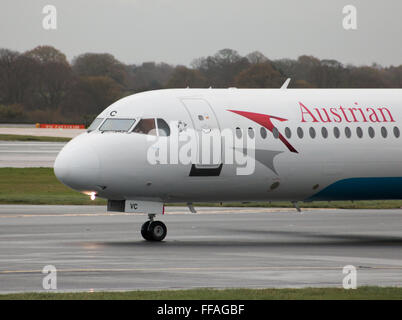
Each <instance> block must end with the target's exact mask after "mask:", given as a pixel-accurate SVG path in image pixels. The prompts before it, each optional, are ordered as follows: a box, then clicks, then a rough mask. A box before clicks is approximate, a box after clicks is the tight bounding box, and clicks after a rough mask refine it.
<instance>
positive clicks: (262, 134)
mask: <svg viewBox="0 0 402 320" xmlns="http://www.w3.org/2000/svg"><path fill="white" fill-rule="evenodd" d="M260 134H261V138H263V139H266V137H267V129H265V128H264V127H261V129H260Z"/></svg>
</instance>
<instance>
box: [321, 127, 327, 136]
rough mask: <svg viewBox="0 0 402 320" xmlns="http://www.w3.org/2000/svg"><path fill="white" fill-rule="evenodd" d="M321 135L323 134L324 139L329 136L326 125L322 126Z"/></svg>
mask: <svg viewBox="0 0 402 320" xmlns="http://www.w3.org/2000/svg"><path fill="white" fill-rule="evenodd" d="M321 135H322V136H323V138H324V139H326V138H327V137H328V130H327V128H325V127H322V128H321Z"/></svg>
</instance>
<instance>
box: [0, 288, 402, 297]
mask: <svg viewBox="0 0 402 320" xmlns="http://www.w3.org/2000/svg"><path fill="white" fill-rule="evenodd" d="M99 299H100V300H114V299H119V300H121V299H128V300H131V299H134V300H176V299H177V300H324V299H331V300H374V299H375V300H377V299H386V300H401V299H402V288H396V287H361V288H358V289H356V290H345V289H341V288H304V289H225V290H219V289H191V290H162V291H127V292H74V293H18V294H4V295H0V300H99Z"/></svg>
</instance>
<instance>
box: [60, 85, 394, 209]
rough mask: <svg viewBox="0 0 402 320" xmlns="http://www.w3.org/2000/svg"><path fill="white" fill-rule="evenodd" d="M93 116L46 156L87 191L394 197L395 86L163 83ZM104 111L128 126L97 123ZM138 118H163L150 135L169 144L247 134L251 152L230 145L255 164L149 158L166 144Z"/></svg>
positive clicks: (163, 196) (117, 195)
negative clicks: (242, 168)
mask: <svg viewBox="0 0 402 320" xmlns="http://www.w3.org/2000/svg"><path fill="white" fill-rule="evenodd" d="M98 118H101V119H103V120H100V121H99V125H100V127H99V126H98V128H96V129H95V130H93V131H91V132H89V133H83V134H81V135H80V136H78V137H76V138H75V139H73V140H72V141H71V142H69V143H68V144H67V145H66V146H65V147H64V149H63V150H62V151H61V152H60V154H59V156H58V157H57V159H56V162H55V173H56V175H57V177H58V178H59V179H60V180H61V181H62V182H63V183H65V184H66V185H68V186H70V187H71V188H73V189H75V190H78V191H80V192H84V193H86V194H95V193H96V195H97V196H99V197H103V198H107V199H110V200H128V199H138V200H144V201H155V202H162V203H168V202H200V201H202V202H217V201H219V202H227V201H276V200H291V201H300V200H303V201H304V200H307V201H309V200H341V199H342V200H348V199H354V200H358V199H401V198H402V191H399V190H402V189H401V188H402V161H401V159H402V147H401V146H402V137H400V136H399V130H402V122H401V120H402V90H400V89H166V90H157V91H150V92H145V93H139V94H135V95H132V96H129V97H126V98H124V99H121V100H119V101H117V102H116V103H114V104H112V105H111V106H109V107H108V108H107V109H105V110H104V111H103V112H102V113H101V114H100V115H99V116H98ZM112 118H113V119H135V124H134V125H133V127H131V128H130V129H128V130H126V131H125V130H122V131H123V132H121V131H113V130H111V131H108V130H99V128H102V123H103V121H106V119H112ZM141 119H148V120H149V119H163V120H164V121H165V122H166V123H168V124H169V125H170V130H171V134H172V135H171V136H159V137H158V136H156V137H155V136H153V137H154V138H155V139H159V142H160V141H162V142H163V143H164V142H167V144H168V145H169V143H171V144H172V141H170V140H171V139H173V138H172V137H173V133H174V132H176V131H177V132H178V134H179V135H180V134H185V132H186V130H194V132H196V133H199V134H201V133H202V132H204V133H206V134H208V133H209V132H211V130H212V131H213V130H215V131H218V132H224V131H226V132H229V131H230V132H233V134H234V137H236V134H239V137H240V134H241V138H239V139H240V140H242V141H244V140H245V138H247V137H248V138H249V139H251V140H252V141H253V146H254V147H253V148H254V151H253V152H251V151H250V150H248V148H249V147H250V145H247V146H246V147H244V150H243V147H241V148H235V149H236V152H241V153H242V155H243V156H246V155H247V157H249V160H250V159H251V160H255V163H254V168H253V170H252V171H251V172H247V173H246V174H239V170H238V168H239V165H238V164H236V163H233V164H230V163H225V162H224V161H223V160H222V159H221V160H220V161H215V162H214V161H212V163H211V164H207V165H204V164H202V163H198V162H197V161H192V162H191V163H187V164H186V163H181V162H180V161H179V163H177V162H176V163H172V162H174V161H172V159H173V160H174V156H172V152H174V150H173V151H172V150H170V151H169V155H168V160H169V161H168V162H169V163H160V162H157V163H150V161H149V155H150V152H151V153H152V152H153V150H155V149H158V152H159V153H161V152H162V153H163V152H165V151H164V150H162V149H160V148H159V147H158V146H157V145H156V144H155V139H153V140H152V139H150V137H149V135H148V134H144V133H137V132H135V130H136V129H135V128H136V126H137V125H138V123H139V122H140V121H141ZM172 126H174V127H172ZM176 127H177V128H179V129H178V130H177V128H176ZM261 128H263V129H261ZM338 130H339V136H338ZM239 131H240V132H241V133H240V132H239ZM264 132H265V133H264ZM301 132H302V133H303V136H301ZM373 132H374V135H373ZM289 133H290V134H289ZM157 134H158V133H157ZM159 135H160V133H159ZM299 135H300V136H299ZM251 140H250V141H251ZM184 144H185V142H183V141H181V142H179V147H182V146H183V145H184ZM196 148H200V147H199V146H197V145H196ZM197 150H200V149H197ZM219 150H224V147H223V146H222V147H221V149H219ZM231 150H233V148H232V149H231ZM222 153H223V151H222ZM159 156H160V155H159ZM251 160H250V161H251ZM194 162H196V163H194Z"/></svg>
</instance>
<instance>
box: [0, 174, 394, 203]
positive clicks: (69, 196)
mask: <svg viewBox="0 0 402 320" xmlns="http://www.w3.org/2000/svg"><path fill="white" fill-rule="evenodd" d="M0 204H55V205H60V204H91V205H94V204H95V205H96V204H97V205H105V204H106V201H105V200H103V199H96V200H95V201H91V200H89V197H88V196H86V195H83V194H81V193H79V192H76V191H74V190H71V189H70V188H67V187H66V186H64V185H63V184H61V183H60V182H59V181H58V180H57V178H56V177H55V175H54V173H53V169H52V168H0ZM170 205H183V204H170ZM299 205H300V207H302V208H303V207H304V208H341V209H380V208H381V209H395V208H401V207H402V200H371V201H332V202H328V201H324V202H306V203H303V202H300V203H299ZM194 206H196V207H197V206H215V207H218V206H222V207H261V208H263V207H293V205H292V204H291V203H290V202H283V201H282V202H272V203H269V202H250V203H235V202H234V203H223V204H220V203H195V204H194Z"/></svg>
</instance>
